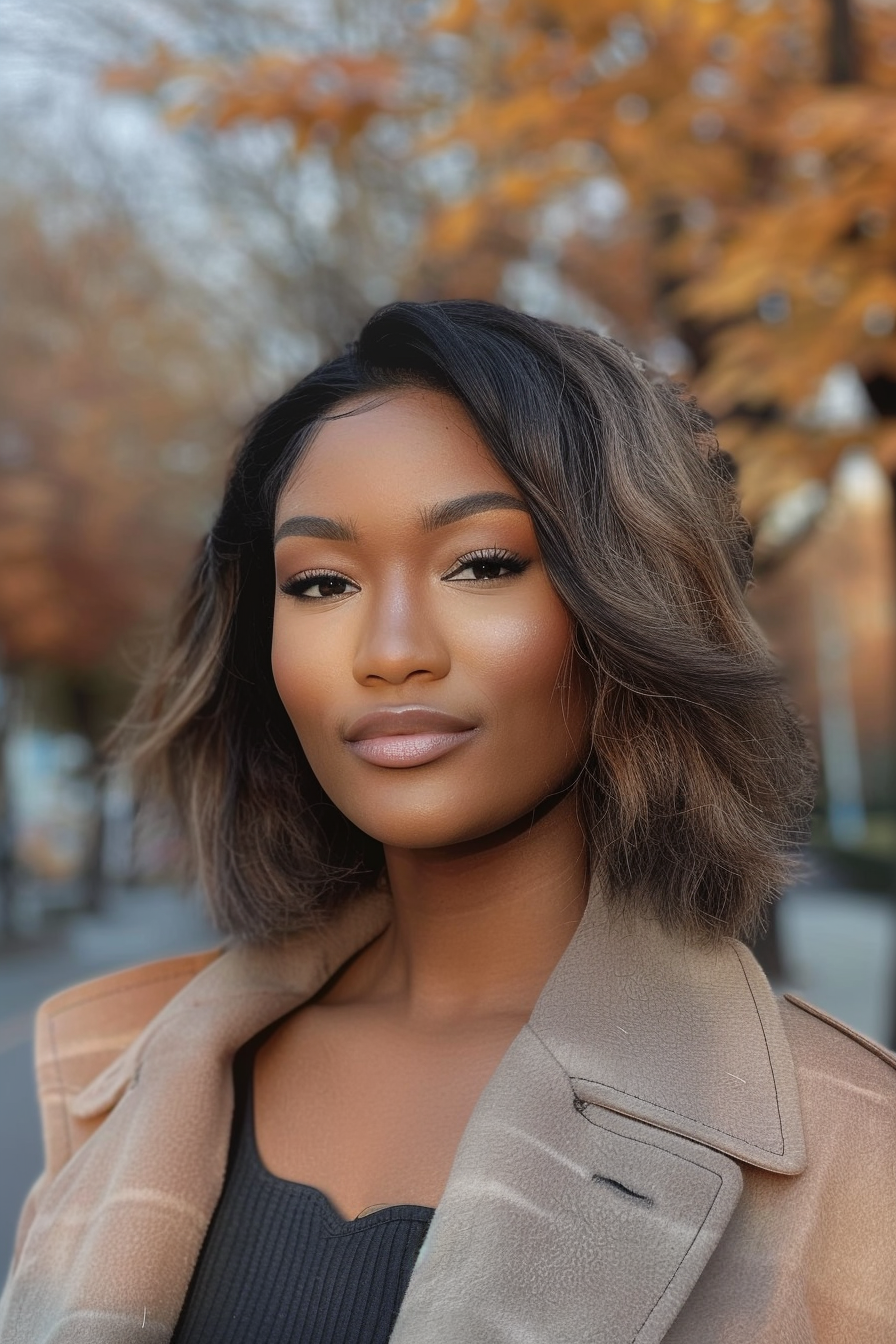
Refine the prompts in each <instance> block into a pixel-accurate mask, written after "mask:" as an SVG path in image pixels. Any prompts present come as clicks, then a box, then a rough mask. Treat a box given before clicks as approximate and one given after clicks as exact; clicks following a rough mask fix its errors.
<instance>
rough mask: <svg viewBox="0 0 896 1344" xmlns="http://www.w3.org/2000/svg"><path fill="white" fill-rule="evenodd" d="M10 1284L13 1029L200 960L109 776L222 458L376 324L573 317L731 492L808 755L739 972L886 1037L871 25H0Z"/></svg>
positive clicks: (890, 106)
mask: <svg viewBox="0 0 896 1344" xmlns="http://www.w3.org/2000/svg"><path fill="white" fill-rule="evenodd" d="M0 30H2V41H3V47H4V52H5V60H4V80H3V83H2V85H0V120H2V128H3V142H4V145H5V154H4V157H3V161H2V163H0V185H2V193H0V286H2V292H3V298H4V306H3V313H2V318H0V762H2V770H0V1098H2V1100H0V1259H5V1257H6V1254H7V1252H8V1249H9V1236H10V1235H11V1225H12V1221H13V1219H14V1216H15V1211H16V1208H17V1206H18V1203H19V1201H20V1198H21V1195H22V1193H23V1192H24V1187H25V1186H26V1185H27V1183H28V1181H29V1180H30V1179H31V1177H32V1175H33V1174H34V1170H35V1168H36V1166H37V1165H38V1163H39V1144H38V1139H37V1134H36V1128H35V1124H36V1122H35V1117H34V1109H33V1101H32V1098H31V1094H30V1091H29V1087H30V1084H29V1082H28V1073H29V1062H28V1051H29V1045H28V1041H29V1034H30V1022H31V1014H32V1012H33V1008H34V1006H35V1004H36V1003H37V1001H38V1000H39V999H40V998H41V997H43V996H44V995H45V994H46V993H48V992H50V991H51V990H53V989H55V988H58V987H60V986H61V985H63V984H65V983H67V982H70V981H73V980H76V979H79V978H83V977H84V976H86V975H89V974H93V973H97V972H99V971H102V970H105V969H108V968H111V967H113V966H116V965H121V964H125V963H127V962H129V961H138V960H141V959H146V958H147V957H151V956H154V955H160V956H161V955H165V954H167V953H169V952H173V951H177V950H179V949H181V948H183V949H186V948H188V947H192V946H196V945H197V944H201V943H203V942H207V941H210V940H211V938H212V935H211V934H210V933H209V931H208V929H207V928H206V926H205V924H204V922H203V919H202V916H201V913H200V912H199V910H198V908H197V907H196V906H195V905H194V904H190V903H189V902H188V901H187V900H186V899H182V898H181V897H180V896H179V895H178V893H177V883H176V878H175V873H176V870H177V858H178V855H177V845H176V842H175V840H174V839H173V838H172V836H171V835H170V834H169V833H167V831H166V829H165V827H164V825H163V824H162V823H161V821H159V820H157V821H156V823H155V824H153V819H152V818H149V819H144V824H143V825H142V826H141V827H139V828H137V827H135V824H134V821H135V819H134V807H133V800H132V798H131V794H130V791H129V787H128V781H127V779H124V778H120V777H115V776H112V777H109V776H107V775H105V774H104V772H103V769H102V746H101V744H102V741H103V738H104V736H105V734H106V732H107V730H108V728H109V726H110V724H111V723H112V722H113V721H114V718H115V716H116V714H117V713H118V712H119V710H120V709H121V707H122V705H123V704H124V703H125V702H126V699H127V696H128V694H129V688H130V686H131V685H132V684H133V679H134V677H135V676H136V675H138V674H139V672H140V668H141V665H142V663H143V661H144V659H145V657H146V653H147V650H148V649H150V648H151V647H152V642H153V639H154V637H155V632H156V631H157V630H158V628H159V625H160V623H161V622H162V621H163V620H164V614H165V611H166V609H167V606H168V604H169V602H170V600H171V597H172V594H173V592H174V590H175V588H176V586H177V584H178V581H179V579H180V576H181V575H182V573H183V571H184V568H185V566H186V565H187V563H188V562H189V559H190V557H191V555H192V554H193V552H194V550H195V548H196V546H197V544H198V542H199V539H200V538H201V536H202V535H203V532H204V531H205V529H206V528H207V526H208V524H209V522H210V520H211V518H212V516H213V511H214V508H215V503H216V499H217V496H218V493H219V490H220V486H221V482H222V480H223V476H224V473H225V470H226V466H227V462H228V459H229V456H230V453H231V452H232V450H233V447H234V445H235V444H236V442H237V440H238V437H239V433H240V430H241V427H242V426H243V425H244V424H245V423H246V421H247V420H248V419H249V417H250V416H251V415H252V413H253V411H254V410H255V409H256V408H257V407H259V406H260V405H261V404H263V402H264V401H266V400H267V399H269V398H270V397H271V396H272V395H274V394H275V393H277V392H278V391H280V390H281V389H282V388H283V387H284V386H285V385H286V383H287V382H289V381H293V380H294V379H295V378H296V377H298V376H300V375H301V374H302V373H303V372H305V371H307V370H308V369H309V368H310V367H311V366H312V365H313V364H314V363H316V362H317V361H318V360H319V359H321V358H322V357H324V356H326V355H327V354H329V353H330V352H332V351H333V350H335V349H336V348H338V347H339V346H340V344H341V343H342V342H344V341H345V340H346V339H347V338H349V337H350V336H351V335H352V334H353V333H354V332H355V331H356V330H357V328H358V326H359V324H360V323H361V322H362V321H363V319H364V318H365V317H366V316H367V315H368V314H369V313H370V312H371V311H372V310H373V309H374V308H375V307H377V306H379V305H380V304H382V303H385V302H388V301H389V300H390V299H392V298H394V297H397V296H406V297H416V298H433V297H439V296H465V297H469V296H478V297H486V298H495V299H499V300H501V301H503V302H505V303H510V304H511V305H516V306H520V307H524V308H527V309H528V310H530V311H532V312H535V313H538V314H541V315H549V316H554V317H557V318H559V319H562V320H567V321H571V322H574V323H578V324H583V325H588V326H592V327H594V328H595V329H597V330H599V331H601V332H605V333H608V334H610V335H613V336H615V337H617V338H618V339H620V340H622V341H624V342H625V343H626V344H628V345H630V346H632V347H633V348H634V349H636V350H637V351H639V352H640V353H641V354H642V355H643V356H644V357H645V358H646V359H647V360H649V361H650V362H651V363H652V364H653V365H654V366H656V367H658V368H659V369H660V370H662V371H663V372H665V373H667V374H669V375H672V376H674V377H675V378H677V379H680V380H682V381H684V382H686V383H687V384H688V385H689V387H690V388H691V389H693V391H694V393H695V394H696V395H697V396H698V398H699V399H700V401H701V402H702V403H703V404H704V405H705V406H706V408H707V409H708V410H709V411H710V412H711V413H712V415H713V417H714V418H715V421H716V426H717V432H718V435H719V438H720V440H721V442H722V444H723V446H724V447H725V448H726V449H727V450H728V451H729V452H730V453H731V454H732V455H733V456H734V457H735V459H736V460H737V462H738V464H739V467H740V473H741V475H740V479H741V485H742V491H743V503H744V509H745V512H746V513H747V516H748V517H749V519H750V521H751V523H752V525H753V528H754V532H755V537H756V561H757V563H756V584H755V587H754V589H753V592H752V595H751V601H752V604H753V609H754V611H755V614H756V617H757V619H758V620H759V622H760V623H761V625H762V626H763V628H764V629H765V631H766V633H767V635H768V637H769V639H770V640H771V642H772V645H773V647H774V648H775V650H776V651H777V653H778V655H779V658H780V660H781V663H782V667H783V669H784V672H785V675H786V676H787V678H788V680H789V683H790V686H791V690H792V694H793V696H794V698H795V700H796V702H797V704H798V706H799V707H800V709H801V711H802V713H803V715H804V716H805V718H806V720H807V723H808V725H809V729H810V732H811V734H812V736H813V738H814V740H815V742H816V745H817V749H818V753H819V760H820V766H821V771H820V773H821V785H822V787H821V791H820V795H819V803H818V809H817V815H816V819H815V832H814V839H813V846H812V851H811V874H810V876H809V878H808V880H807V882H806V883H805V885H804V886H802V887H801V888H800V889H798V890H795V891H792V892H788V893H786V894H785V895H784V898H783V901H782V903H781V905H780V907H779V911H778V915H777V918H776V919H775V921H774V922H773V924H772V926H771V927H770V930H769V933H768V935H767V937H766V938H765V939H764V940H763V942H762V944H761V946H760V948H759V951H760V954H761V956H762V958H763V960H764V963H765V964H766V966H767V968H768V969H769V971H770V973H771V974H772V975H773V977H774V979H775V980H776V982H777V983H778V984H779V985H780V986H781V987H784V988H793V989H795V990H796V991H797V992H800V993H803V994H804V995H805V996H806V997H809V998H811V999H813V1000H815V1001H816V1002H817V1003H819V1004H820V1005H821V1006H822V1007H824V1008H827V1009H828V1010H829V1011H831V1012H833V1013H835V1014H837V1015H838V1016H841V1017H844V1018H845V1019H846V1020H847V1021H849V1022H850V1023H851V1024H852V1025H853V1026H855V1027H857V1028H859V1029H860V1030H863V1031H866V1032H868V1033H870V1034H871V1035H873V1036H875V1037H876V1038H878V1039H879V1040H881V1041H884V1042H886V1043H888V1044H890V1045H894V1044H896V889H894V875H896V677H894V671H896V547H894V521H896V512H894V506H893V476H894V473H896V7H894V5H893V3H892V0H676V3H674V4H672V3H669V0H537V3H536V0H457V3H450V2H449V3H442V2H437V0H419V2H412V0H377V3H376V4H370V3H368V2H366V0H141V2H140V3H139V4H136V3H133V0H77V3H75V4H72V3H71V0H42V3H41V4H40V5H39V6H34V5H31V4H29V3H26V0H7V4H6V5H5V6H4V8H3V10H2V12H0Z"/></svg>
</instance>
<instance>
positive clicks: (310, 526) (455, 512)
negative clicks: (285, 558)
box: [274, 490, 528, 546]
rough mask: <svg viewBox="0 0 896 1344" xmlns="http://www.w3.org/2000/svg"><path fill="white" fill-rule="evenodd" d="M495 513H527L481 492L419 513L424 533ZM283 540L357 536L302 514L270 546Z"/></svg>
mask: <svg viewBox="0 0 896 1344" xmlns="http://www.w3.org/2000/svg"><path fill="white" fill-rule="evenodd" d="M496 509H515V510H516V511H517V512H519V513H528V509H527V508H526V505H525V504H524V503H523V501H522V500H521V499H517V497H516V495H508V494H506V493H505V491H503V490H482V491H479V492H478V493H477V494H473V495H461V496H459V497H458V498H457V499H446V500H443V501H442V503H441V504H433V505H431V506H430V507H429V508H426V509H424V510H423V511H422V513H421V521H422V523H423V530H424V532H435V531H436V530H437V529H438V528H440V527H450V526H451V524H452V523H459V522H460V521H461V520H462V519H464V518H471V517H473V516H474V515H475V514H477V513H491V512H493V511H494V510H496ZM284 537H317V538H318V539H319V540H321V541H357V540H358V534H357V531H356V530H355V528H354V527H353V526H352V524H351V523H347V522H343V520H342V519H340V518H319V517H317V516H316V515H314V514H303V515H301V516H297V517H295V518H287V519H285V520H284V521H283V522H282V523H281V524H280V526H279V527H278V528H277V531H276V533H275V536H274V545H275V546H276V544H277V542H278V541H282V540H283V538H284Z"/></svg>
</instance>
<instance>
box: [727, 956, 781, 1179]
mask: <svg viewBox="0 0 896 1344" xmlns="http://www.w3.org/2000/svg"><path fill="white" fill-rule="evenodd" d="M734 953H735V956H736V957H737V961H738V965H739V966H740V971H741V975H742V976H743V977H744V980H745V982H746V986H747V989H748V990H749V991H750V998H751V999H752V1000H753V1007H754V1008H755V1010H756V1016H757V1018H758V1019H759V1028H760V1030H761V1032H762V1039H763V1041H764V1043H765V1053H766V1056H767V1058H768V1068H769V1073H770V1074H771V1075H772V1086H773V1087H774V1089H775V1109H776V1111H777V1112H778V1129H779V1131H780V1134H781V1147H780V1149H775V1148H767V1149H766V1150H765V1151H766V1152H769V1153H771V1152H779V1151H780V1153H781V1155H782V1156H783V1154H784V1148H785V1144H784V1120H783V1118H782V1116H781V1099H780V1097H779V1096H778V1077H777V1074H776V1073H775V1064H774V1061H773V1059H772V1052H771V1050H770V1049H769V1046H768V1036H767V1035H766V1033H765V1023H764V1022H763V1020H762V1014H761V1013H760V1011H759V1004H758V1003H757V1002H756V995H755V994H754V993H753V986H752V985H751V984H750V977H749V976H748V975H747V968H746V966H745V965H744V962H743V958H742V957H741V955H740V952H739V951H738V948H737V945H736V944H735V947H734Z"/></svg>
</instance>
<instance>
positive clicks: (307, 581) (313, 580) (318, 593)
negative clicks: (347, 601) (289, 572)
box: [280, 569, 361, 602]
mask: <svg viewBox="0 0 896 1344" xmlns="http://www.w3.org/2000/svg"><path fill="white" fill-rule="evenodd" d="M280 591H281V593H285V594H286V595H287V597H297V598H300V599H301V600H302V601H305V602H323V601H325V600H326V599H327V598H334V597H345V596H346V595H347V594H348V593H358V592H360V591H361V590H360V588H359V587H358V585H357V584H356V583H353V582H352V580H351V579H347V578H346V577H345V575H344V574H335V573H334V572H333V571H332V570H329V569H318V570H306V571H305V572H304V573H303V574H295V575H293V577H292V578H291V579H287V580H286V582H285V583H281V585H280Z"/></svg>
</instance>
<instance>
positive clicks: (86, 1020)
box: [35, 950, 220, 1167]
mask: <svg viewBox="0 0 896 1344" xmlns="http://www.w3.org/2000/svg"><path fill="white" fill-rule="evenodd" d="M218 956H220V950H215V951H210V952H200V953H194V954H192V955H190V956H183V957H171V958H168V959H166V960H165V961H156V962H148V963H146V964H145V965H142V966H134V967H132V968H131V969H130V970H125V971H117V972H115V973H114V974H112V975H105V976H102V977H100V978H99V979H96V980H88V981H86V982H84V983H83V984H79V985H74V986H72V987H71V988H70V989H65V990H63V991H62V992H61V993H59V994H54V995H53V997H52V998H50V999H47V1000H46V1002H44V1003H43V1004H41V1006H40V1008H39V1009H38V1011H37V1019H36V1023H35V1065H36V1070H37V1090H38V1095H39V1100H40V1107H41V1116H42V1121H43V1128H44V1146H45V1149H46V1156H47V1161H48V1166H50V1167H55V1166H56V1165H58V1164H59V1162H60V1159H61V1160H65V1158H67V1157H68V1156H69V1155H70V1154H71V1152H72V1151H73V1149H74V1148H76V1147H77V1146H79V1140H80V1139H81V1138H82V1137H83V1136H80V1135H77V1136H76V1135H74V1134H73V1133H72V1120H71V1117H70V1115H69V1108H68V1103H69V1101H70V1099H71V1098H72V1097H73V1096H75V1095H76V1094H77V1093H79V1092H80V1091H81V1090H82V1089H83V1088H85V1087H86V1086H87V1085H88V1083H90V1082H92V1081H93V1079H94V1078H96V1077H97V1076H98V1075H99V1074H100V1073H102V1071H103V1070H104V1069H105V1068H106V1067H107V1066H108V1065H109V1064H111V1063H112V1061H113V1060H114V1059H116V1058H117V1057H118V1056H119V1055H120V1054H121V1053H122V1052H123V1051H124V1050H126V1049H127V1048H128V1046H129V1045H130V1044H131V1043H132V1042H133V1041H134V1040H136V1038H137V1037H138V1036H139V1035H140V1033H141V1032H142V1031H143V1030H144V1028H145V1027H146V1026H147V1025H148V1024H149V1023H150V1022H151V1021H152V1020H153V1018H154V1017H156V1016H157V1014H158V1013H160V1012H161V1011H162V1009H163V1008H164V1007H165V1005H166V1004H167V1003H168V1002H169V1000H171V999H173V998H174V996H175V995H176V994H178V993H179V992H180V990H182V989H183V987H184V986H185V985H186V984H187V983H188V982H189V981H190V980H192V979H193V977H194V976H196V975H198V974H199V972H200V971H202V970H204V968H205V967H206V966H208V965H209V964H210V963H211V962H212V961H214V960H215V959H216V958H217V957H218Z"/></svg>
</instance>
